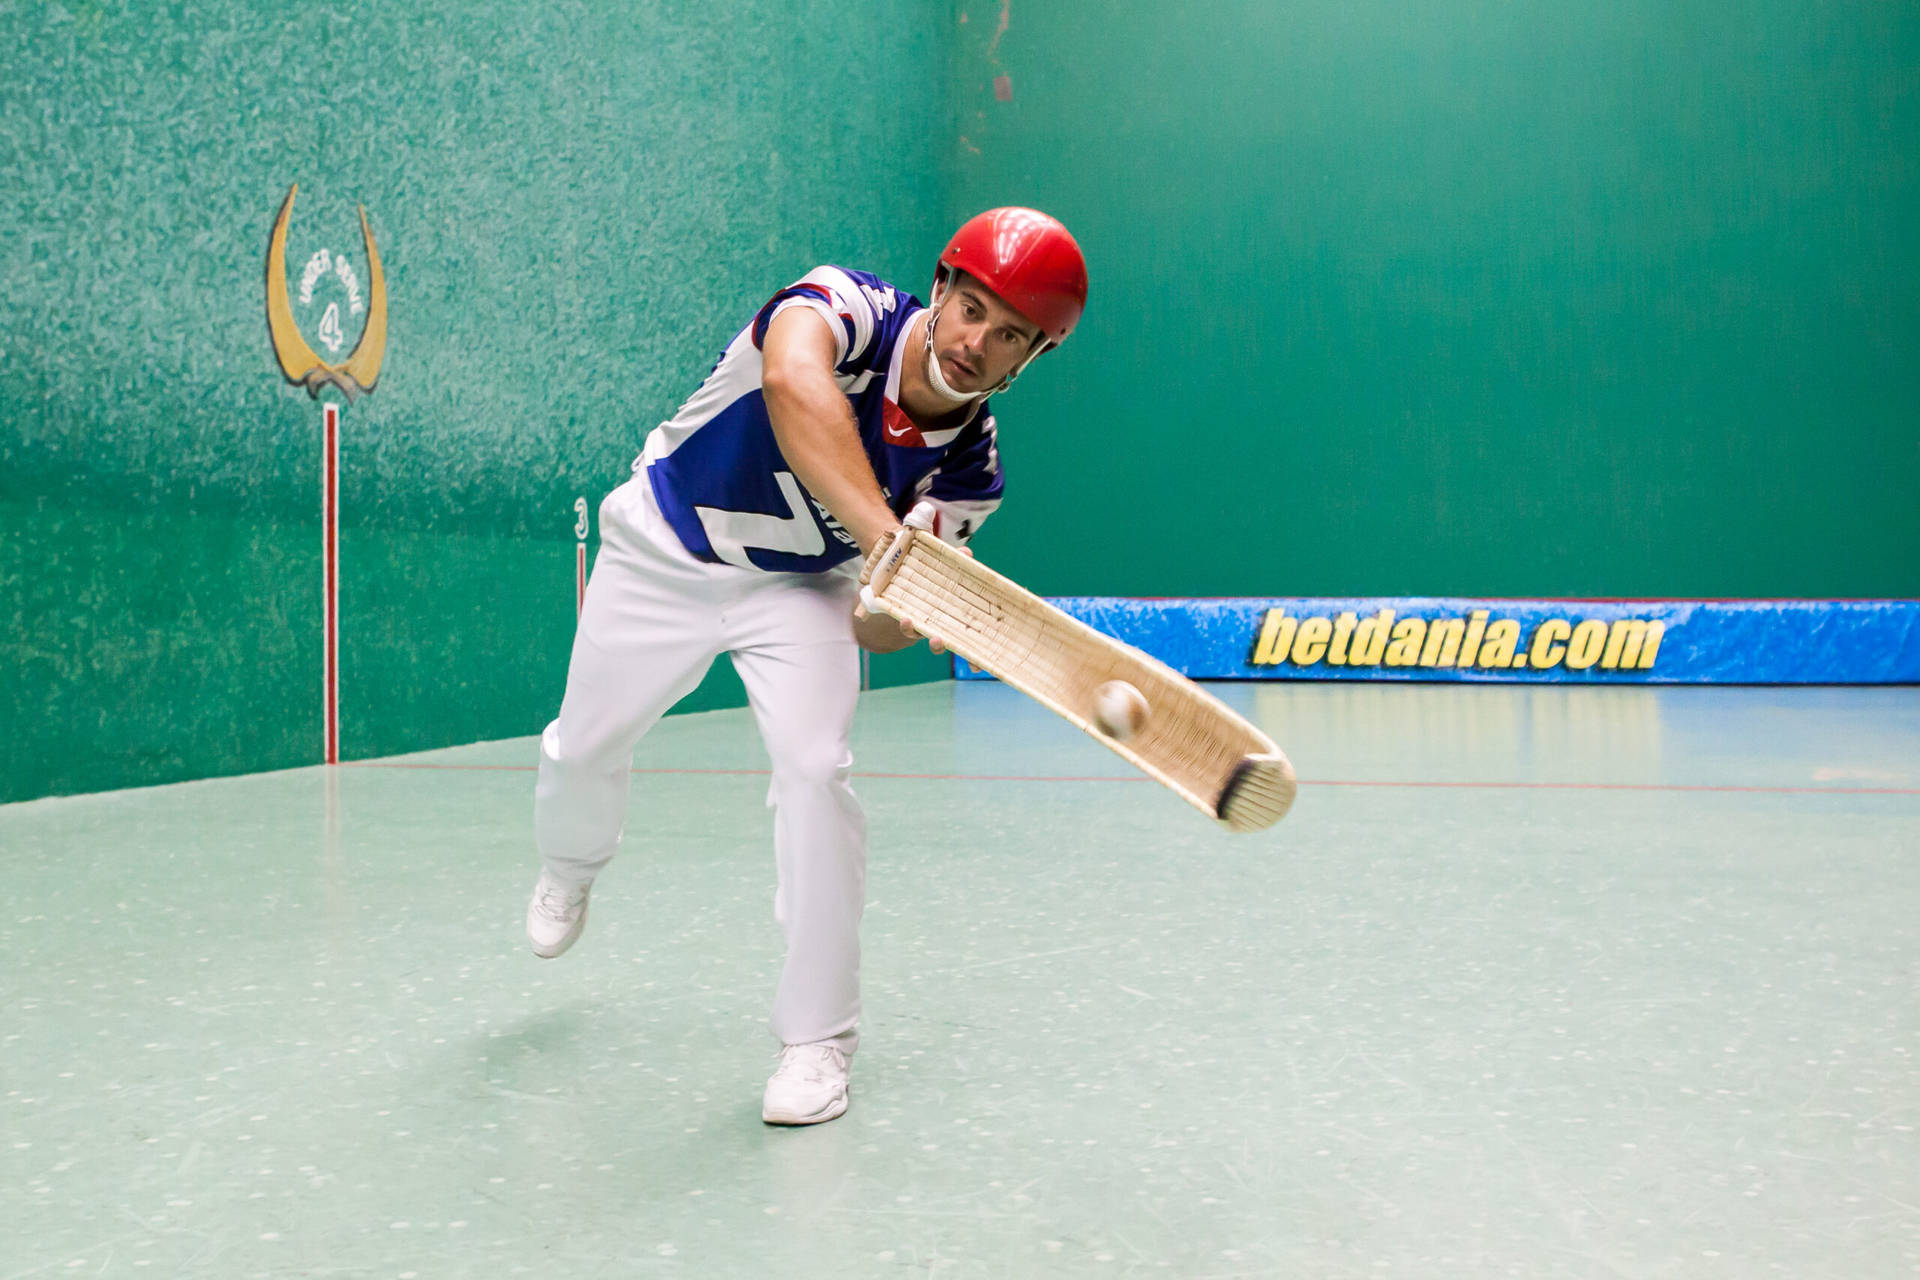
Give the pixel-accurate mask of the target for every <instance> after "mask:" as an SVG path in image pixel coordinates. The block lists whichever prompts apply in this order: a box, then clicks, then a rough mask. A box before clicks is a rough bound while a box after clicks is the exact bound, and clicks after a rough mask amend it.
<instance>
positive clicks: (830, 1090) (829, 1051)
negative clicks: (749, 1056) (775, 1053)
mask: <svg viewBox="0 0 1920 1280" xmlns="http://www.w3.org/2000/svg"><path fill="white" fill-rule="evenodd" d="M846 1109H847V1055H846V1054H844V1053H842V1052H841V1051H840V1050H839V1049H838V1048H836V1047H835V1046H833V1045H830V1044H790V1045H787V1046H786V1047H784V1048H783V1049H781V1050H780V1065H779V1066H778V1067H776V1068H775V1069H774V1072H773V1078H772V1079H771V1080H768V1081H767V1093H766V1097H765V1098H764V1099H763V1100H762V1101H761V1103H760V1118H761V1119H762V1120H764V1121H766V1122H767V1123H768V1124H819V1123H820V1122H821V1121H823V1120H831V1119H833V1118H834V1117H835V1116H838V1115H840V1114H841V1113H843V1112H844V1111H846Z"/></svg>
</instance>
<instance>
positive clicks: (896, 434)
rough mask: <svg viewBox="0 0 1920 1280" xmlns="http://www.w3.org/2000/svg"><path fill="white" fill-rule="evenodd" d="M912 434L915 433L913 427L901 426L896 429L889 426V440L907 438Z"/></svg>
mask: <svg viewBox="0 0 1920 1280" xmlns="http://www.w3.org/2000/svg"><path fill="white" fill-rule="evenodd" d="M912 434H913V428H912V427H901V428H899V429H898V430H896V429H895V428H893V427H892V426H888V428H887V439H889V440H905V439H906V438H907V437H908V436H910V435H912Z"/></svg>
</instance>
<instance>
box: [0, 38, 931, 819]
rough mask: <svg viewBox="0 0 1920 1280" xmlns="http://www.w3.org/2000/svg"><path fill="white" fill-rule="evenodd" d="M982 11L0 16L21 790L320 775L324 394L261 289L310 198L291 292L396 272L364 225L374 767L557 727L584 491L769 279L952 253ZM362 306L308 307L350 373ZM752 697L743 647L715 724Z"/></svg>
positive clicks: (363, 632) (9, 788)
mask: <svg viewBox="0 0 1920 1280" xmlns="http://www.w3.org/2000/svg"><path fill="white" fill-rule="evenodd" d="M949 21H950V15H949V14H948V13H947V11H946V9H945V8H944V6H942V5H939V4H934V3H930V2H926V0H911V2H902V0H822V3H818V4H813V5H809V6H806V8H805V10H804V12H802V11H801V10H798V9H795V8H794V7H793V6H791V5H787V4H777V3H767V2H764V0H744V2H730V3H726V4H723V5H713V4H705V3H692V2H691V0H641V2H638V3H636V2H634V0H594V2H591V3H565V4H554V5H521V4H503V3H497V2H495V0H479V2H475V0H460V2H459V3H453V2H452V0H430V2H429V3H423V4H413V5H377V4H370V3H346V4H337V5H327V6H297V7H296V6H287V5H282V4H277V3H266V2H265V0H200V2H199V3H196V4H193V5H179V4H172V5H160V4H151V3H93V2H91V0H69V2H68V3H64V4H58V5H56V4H44V5H43V4H27V5H0V49H4V51H5V52H4V53H3V54H0V60H3V61H0V70H4V75H0V189H4V190H5V191H6V192H7V193H8V197H9V198H8V200H7V202H6V205H5V207H4V209H0V281H4V283H5V288H4V289H0V721H3V722H4V725H3V726H0V727H3V728H4V732H0V801H5V800H14V799H21V798H25V797H31V796H37V795H44V794H49V793H64V792H72V791H81V790H95V789H103V788H111V787H120V786H129V785H137V784H145V783H156V782H167V781H173V780H177V779H182V778H193V777H202V776H208V775H214V774H226V773H236V772H247V771H254V770H263V769H274V768H283V767H290V766H297V765H306V764H312V763H315V762H317V761H318V760H320V759H321V758H322V754H321V753H322V741H323V724H322V712H321V705H322V700H321V695H320V689H321V652H322V649H321V602H322V593H321V587H320V573H321V563H322V561H321V535H320V527H319V520H320V465H321V449H320V439H321V435H320V433H321V409H320V407H319V405H318V404H316V402H314V401H312V400H310V399H309V398H308V397H307V395H306V394H305V392H304V391H302V390H300V389H298V388H295V387H291V386H289V385H287V384H286V383H285V382H284V381H283V379H282V377H281V375H280V373H279V370H278V368H277V366H276V365H275V363H274V358H273V355H272V350H271V347H270V346H269V343H268V338H267V326H266V319H265V308H264V294H263V288H262V283H261V282H262V278H263V269H264V266H265V261H266V249H267V239H268V233H269V231H270V229H271V226H272V223H273V219H274V215H275V213H276V212H277V211H278V209H279V206H280V203H281V200H282V199H283V197H284V196H285V194H286V192H287V189H288V187H289V186H290V185H291V184H292V183H294V182H298V183H299V184H300V194H299V198H298V201H297V203H296V206H295V209H294V215H293V222H292V228H291V234H290V239H289V243H288V250H287V255H286V256H287V263H288V270H289V279H290V284H291V287H292V288H293V290H294V291H295V293H296V295H297V293H298V291H299V288H300V276H301V272H302V268H303V265H304V264H305V263H306V262H307V261H308V260H309V258H310V257H311V255H313V254H314V253H315V252H316V251H317V250H319V249H321V248H327V249H330V250H332V251H334V252H339V251H343V250H344V251H346V252H347V255H348V257H349V259H350V260H351V261H353V262H354V264H355V266H356V268H357V270H358V272H359V276H360V279H361V281H362V283H363V287H364V283H365V281H366V278H367V276H366V264H365V262H364V260H363V255H362V251H361V246H360V243H359V239H360V238H359V228H358V222H357V217H356V212H355V211H356V208H357V207H358V206H360V205H365V206H366V208H367V211H368V215H369V217H370V218H371V221H372V226H373V229H374V233H375V238H376V241H377V243H378V245H379V247H380V252H381V257H382V259H383V263H384V266H385V271H386V276H387V285H388V291H389V295H390V328H391V333H390V339H389V343H388V349H387V358H386V363H385V366H384V368H383V370H382V373H381V377H380V382H379V385H378V388H377V389H376V391H375V392H374V393H373V394H372V395H370V396H367V397H364V398H361V399H359V400H358V401H356V402H355V403H353V404H351V405H349V406H347V407H345V408H344V410H343V412H342V415H341V447H340V468H341V524H340V563H341V593H340V610H341V643H340V680H341V750H342V754H343V756H344V757H345V758H348V759H354V758H364V757H368V756H374V755H381V754H387V753H392V752H399V751H406V750H410V749H417V748H425V747H431V746H438V745H444V744H448V743H454V742H462V741H472V740H475V739H481V738H491V737H501V736H506V735H515V734H528V733H535V732H538V730H539V729H540V727H541V725H543V724H544V723H545V722H546V720H547V719H549V718H550V717H551V716H552V714H553V712H554V711H555V709H556V708H557V707H558V705H559V698H560V693H561V689H562V686H563V683H564V678H565V670H566V660H567V652H568V647H569V643H570V640H571V635H572V627H573V618H574V593H575V588H574V556H575V545H576V542H575V537H574V524H575V519H576V517H575V508H574V504H575V501H576V499H578V498H581V497H585V498H586V499H587V502H588V505H589V507H590V508H597V506H598V504H599V501H600V499H601V497H603V496H604V495H605V493H606V492H607V491H608V490H609V489H610V488H612V487H613V486H614V485H616V484H618V483H619V482H620V481H621V480H622V479H623V478H624V477H625V475H626V473H627V468H628V466H629V464H630V463H631V461H632V459H633V457H634V456H635V454H637V453H638V451H639V448H640V444H641V441H642V438H643V437H644V435H645V433H646V431H647V430H648V429H649V428H650V427H651V426H652V425H653V424H655V423H657V422H659V421H660V420H661V419H663V418H665V417H667V416H669V415H670V414H671V413H672V412H673V409H674V407H675V406H676V405H677V404H678V403H679V402H680V400H681V399H683V398H684V397H685V396H686V395H687V394H688V393H690V392H691V391H692V389H693V388H694V387H695V386H696V385H697V384H698V382H699V379H700V376H701V375H702V374H703V373H704V372H705V371H706V369H707V368H708V366H709V365H710V364H711V363H712V362H713V359H714V358H715V357H716V356H717V354H718V353H719V351H720V349H721V348H722V347H723V346H724V345H725V343H726V342H727V340H728V339H729V338H730V337H731V336H732V334H733V333H734V331H735V330H737V329H738V327H739V326H740V324H741V323H743V322H744V320H745V318H746V317H747V316H749V315H751V313H752V310H753V309H754V308H755V307H757V306H758V305H759V304H760V302H762V301H764V300H765V298H766V296H767V295H768V294H769V293H771V292H772V290H773V289H775V288H777V287H778V286H779V285H781V284H783V283H785V282H786V281H788V280H790V279H792V278H793V277H795V276H797V275H799V274H801V273H803V272H804V271H806V270H808V269H809V268H811V267H812V266H814V265H816V264H818V263H820V262H825V261H834V262H847V263H856V264H860V265H864V266H867V267H870V268H872V269H874V270H877V271H880V272H882V273H885V274H889V275H890V276H893V277H894V278H898V279H901V280H903V281H905V280H918V279H919V278H920V277H921V276H924V275H926V274H928V270H929V264H930V263H931V260H932V257H933V255H934V254H935V253H937V251H938V248H939V239H940V236H941V235H942V233H943V231H944V228H943V227H942V226H941V224H942V223H943V222H944V221H945V216H946V215H945V185H944V184H945V179H944V176H943V175H944V173H945V166H946V164H947V156H946V152H945V148H944V147H943V145H942V142H941V139H942V138H943V137H945V136H947V133H948V130H947V128H946V121H947V117H948V114H949V110H948V105H947V101H946V97H945V86H946V80H945V68H946V65H947V63H946V55H945V49H946V38H945V36H946V26H947V24H948V22H949ZM923 87H925V89H926V90H927V91H922V89H923ZM329 301H332V302H335V303H338V304H340V305H341V306H342V307H343V308H345V307H346V306H347V304H348V301H349V299H348V296H347V293H346V290H345V288H344V286H343V285H340V284H339V282H338V281H337V280H327V281H323V282H322V284H321V287H320V288H319V289H318V290H317V291H316V294H315V297H314V299H313V302H312V304H311V305H310V306H298V305H297V306H296V314H297V315H298V317H299V319H300V321H301V325H302V328H303V331H304V333H305V335H306V339H307V341H308V342H309V343H311V344H314V345H315V347H316V349H317V350H321V351H322V354H323V355H328V356H329V358H332V359H335V360H339V359H343V358H344V356H345V351H344V350H342V351H341V352H340V353H339V354H337V355H333V354H330V353H328V352H326V351H325V350H324V349H323V348H321V347H320V345H319V338H318V336H317V335H318V329H319V325H320V322H321V320H322V319H323V315H324V312H323V308H324V306H325V305H326V304H327V303H328V302H329ZM349 314H350V312H349ZM348 323H349V325H350V326H351V327H350V329H349V331H348V333H347V334H346V337H347V339H348V342H349V344H350V343H351V340H352V338H353V336H354V334H355V333H357V330H358V325H359V323H360V321H359V320H357V319H351V320H349V322H348ZM329 394H331V393H329ZM591 532H592V533H593V534H594V535H595V536H597V533H598V529H597V525H596V526H595V527H594V528H593V529H592V531H591ZM942 669H943V666H942V664H940V663H938V662H936V661H934V660H931V659H929V658H927V657H925V656H924V654H922V655H920V656H916V657H906V658H897V659H888V660H880V661H877V662H876V663H875V680H876V682H877V683H882V684H884V683H888V682H890V681H894V680H901V679H913V678H923V677H924V676H926V675H927V674H928V673H929V672H930V671H931V672H933V673H937V672H938V671H940V670H942ZM739 701H741V691H740V687H739V685H738V682H737V680H735V679H734V678H733V676H732V672H731V670H730V668H728V666H727V664H726V663H724V662H722V663H719V664H717V666H716V670H715V674H714V675H713V677H712V678H711V679H710V680H709V681H708V682H707V684H706V685H705V686H703V687H702V689H701V690H700V691H699V692H698V693H697V694H696V695H695V696H694V697H693V698H691V699H690V700H689V701H688V703H687V704H686V705H687V706H689V707H702V706H717V705H728V704H737V703H738V702H739Z"/></svg>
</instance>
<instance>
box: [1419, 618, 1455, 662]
mask: <svg viewBox="0 0 1920 1280" xmlns="http://www.w3.org/2000/svg"><path fill="white" fill-rule="evenodd" d="M1466 629H1467V624H1466V623H1464V622H1462V621H1461V620H1460V619H1458V618H1446V619H1436V620H1435V621H1433V622H1431V623H1429V624H1428V625H1427V644H1426V647H1425V648H1424V649H1422V650H1420V665H1421V666H1423V667H1450V666H1452V665H1453V660H1454V658H1455V657H1456V656H1458V655H1459V653H1460V637H1461V636H1462V635H1463V634H1465V632H1466Z"/></svg>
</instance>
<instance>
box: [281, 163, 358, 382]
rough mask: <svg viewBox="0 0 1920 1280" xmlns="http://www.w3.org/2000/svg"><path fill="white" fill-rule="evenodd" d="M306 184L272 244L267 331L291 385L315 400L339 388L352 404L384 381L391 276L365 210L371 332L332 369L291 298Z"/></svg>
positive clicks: (284, 209)
mask: <svg viewBox="0 0 1920 1280" xmlns="http://www.w3.org/2000/svg"><path fill="white" fill-rule="evenodd" d="M299 194H300V184H299V183H297V182H296V183H294V184H293V186H292V187H291V188H290V189H289V190H288V191H287V199H286V203H284V204H282V205H281V206H280V216H279V217H278V218H275V219H274V221H273V239H272V240H271V241H269V242H268V244H267V332H268V333H270V334H271V335H272V336H273V354H274V355H275V356H276V357H278V358H279V361H280V369H281V372H283V373H285V374H286V375H287V381H288V382H293V383H298V384H300V385H302V386H304V387H306V389H307V394H308V395H310V396H318V395H319V394H320V388H322V387H324V386H328V385H329V384H331V385H332V386H336V387H338V388H340V390H341V391H343V392H345V393H346V396H347V399H348V400H349V401H351V400H352V399H353V398H354V397H355V396H356V395H364V394H366V393H367V392H369V391H372V390H373V386H374V384H375V383H376V382H378V381H379V380H380V359H381V357H382V356H384V355H386V352H387V277H386V275H385V273H384V272H382V271H381V270H380V251H379V250H378V249H376V248H375V247H374V244H373V228H372V227H371V226H369V225H368V223H367V210H366V206H364V205H362V206H361V208H360V234H361V235H362V236H363V237H364V238H365V240H366V245H367V277H368V279H367V294H368V297H367V327H366V328H365V329H364V330H362V331H361V333H360V341H359V342H358V343H356V344H354V348H353V353H352V354H351V355H349V356H348V357H347V360H346V363H345V364H328V363H327V362H326V361H324V360H322V359H321V358H320V357H319V356H317V355H315V354H314V353H313V348H312V347H310V346H308V345H307V341H306V339H305V338H302V337H301V336H300V328H299V326H298V325H296V324H294V322H293V303H292V302H291V300H290V299H289V298H288V297H287V224H288V223H289V222H291V221H292V220H293V198H294V197H295V196H297V195H299Z"/></svg>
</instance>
